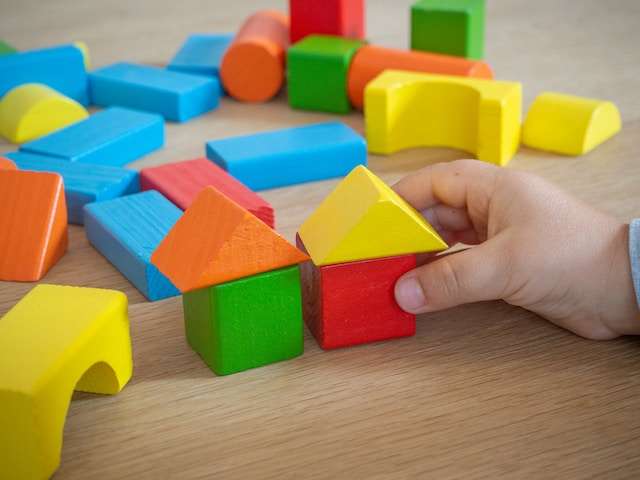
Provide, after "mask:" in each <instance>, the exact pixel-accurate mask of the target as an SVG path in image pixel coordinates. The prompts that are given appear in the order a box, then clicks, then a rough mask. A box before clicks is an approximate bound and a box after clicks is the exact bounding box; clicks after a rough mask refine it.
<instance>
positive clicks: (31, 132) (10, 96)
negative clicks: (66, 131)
mask: <svg viewBox="0 0 640 480" xmlns="http://www.w3.org/2000/svg"><path fill="white" fill-rule="evenodd" d="M88 116H89V113H88V112H87V110H86V109H85V108H84V107H83V106H82V105H80V104H79V103H78V102H76V101H75V100H72V99H70V98H68V97H65V96H64V95H62V94H60V93H58V92H56V91H55V90H53V89H52V88H50V87H47V86H46V85H41V84H37V83H27V84H24V85H20V86H18V87H15V88H14V89H12V90H10V91H9V92H8V93H7V94H6V95H5V96H4V97H3V98H2V100H0V135H2V136H3V137H5V138H6V139H7V140H9V141H10V142H13V143H24V142H28V141H30V140H34V139H36V138H39V137H42V136H43V135H47V134H49V133H51V132H55V131H56V130H59V129H61V128H63V127H66V126H67V125H70V124H72V123H75V122H78V121H80V120H83V119H85V118H87V117H88Z"/></svg>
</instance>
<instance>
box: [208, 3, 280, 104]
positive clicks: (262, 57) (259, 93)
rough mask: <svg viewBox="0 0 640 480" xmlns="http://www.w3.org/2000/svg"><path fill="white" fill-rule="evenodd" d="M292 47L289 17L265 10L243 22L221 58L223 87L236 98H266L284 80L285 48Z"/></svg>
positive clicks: (244, 99) (269, 96)
mask: <svg viewBox="0 0 640 480" xmlns="http://www.w3.org/2000/svg"><path fill="white" fill-rule="evenodd" d="M288 47H289V17H288V16H287V15H285V14H284V13H281V12H277V11H273V10H263V11H260V12H257V13H255V14H253V15H251V16H250V17H249V18H248V19H247V20H246V21H245V22H244V24H243V25H242V27H241V28H240V30H239V31H238V34H237V35H236V36H235V38H234V39H233V42H232V43H231V45H230V46H229V48H228V50H227V51H226V53H225V54H224V57H223V58H222V66H221V67H220V76H221V78H222V85H223V86H224V89H225V90H226V91H227V93H229V95H231V96H232V97H233V98H235V99H236V100H241V101H243V102H266V101H268V100H271V99H272V98H273V97H274V96H276V94H277V93H278V92H279V91H280V89H281V88H282V85H283V84H284V71H285V70H284V68H285V67H284V62H285V52H286V50H287V48H288Z"/></svg>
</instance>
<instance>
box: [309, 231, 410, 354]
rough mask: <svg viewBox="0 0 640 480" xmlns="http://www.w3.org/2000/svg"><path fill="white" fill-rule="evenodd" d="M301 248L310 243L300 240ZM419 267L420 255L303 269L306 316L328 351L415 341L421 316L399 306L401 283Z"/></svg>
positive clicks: (310, 263)
mask: <svg viewBox="0 0 640 480" xmlns="http://www.w3.org/2000/svg"><path fill="white" fill-rule="evenodd" d="M297 241H298V248H300V249H301V250H304V249H305V247H304V244H303V243H302V241H301V240H300V237H298V238H297ZM415 267H416V257H415V255H404V256H400V257H391V258H381V259H377V260H363V261H360V262H351V263H341V264H337V265H325V266H322V267H317V266H316V265H314V263H313V262H305V263H303V264H302V265H301V266H300V277H301V279H302V281H301V283H302V305H303V309H302V310H303V316H304V321H305V323H306V324H307V327H308V328H309V330H310V331H311V333H312V334H313V336H314V337H315V338H316V340H317V341H318V344H319V345H320V347H322V348H323V349H325V350H328V349H332V348H340V347H348V346H351V345H359V344H362V343H371V342H377V341H380V340H389V339H391V338H399V337H409V336H412V335H414V334H415V331H416V317H415V315H411V314H409V313H406V312H404V311H403V310H402V309H401V308H400V307H399V306H398V304H397V303H396V300H395V296H394V288H395V284H396V281H397V280H398V279H399V278H400V277H401V276H402V275H403V274H405V273H406V272H408V271H410V270H413V269H414V268H415Z"/></svg>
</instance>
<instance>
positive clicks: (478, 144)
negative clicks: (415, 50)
mask: <svg viewBox="0 0 640 480" xmlns="http://www.w3.org/2000/svg"><path fill="white" fill-rule="evenodd" d="M365 96H366V101H365V105H366V107H365V122H366V130H367V143H368V145H369V151H370V152H371V153H377V154H385V155H386V154H390V153H394V152H397V151H398V150H403V149H406V148H414V147H429V146H440V147H451V148H458V149H460V150H464V151H465V152H469V153H472V154H475V155H476V156H477V158H478V159H479V160H484V161H485V162H489V163H494V164H496V165H506V164H507V163H509V161H510V160H511V158H512V157H513V155H514V154H515V153H516V151H517V150H518V147H519V144H520V125H521V123H520V122H521V119H520V115H521V109H522V85H521V84H520V83H516V82H503V81H495V80H484V79H478V78H463V77H452V76H444V75H428V74H422V73H411V72H400V71H394V70H389V71H386V72H384V73H383V74H381V75H380V76H379V77H378V78H376V79H375V80H374V81H373V82H371V83H370V84H369V86H368V87H367V90H366V93H365Z"/></svg>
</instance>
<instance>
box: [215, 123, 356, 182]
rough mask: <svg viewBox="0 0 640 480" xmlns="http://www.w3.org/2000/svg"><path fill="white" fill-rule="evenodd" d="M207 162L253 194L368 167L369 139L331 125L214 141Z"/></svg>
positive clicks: (346, 127) (342, 127) (339, 175)
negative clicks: (242, 184)
mask: <svg viewBox="0 0 640 480" xmlns="http://www.w3.org/2000/svg"><path fill="white" fill-rule="evenodd" d="M207 157H208V158H209V159H210V160H213V161H214V162H215V163H216V164H218V165H219V166H220V167H222V168H224V169H225V170H226V171H227V172H229V173H230V174H231V175H233V176H234V177H235V178H237V179H238V180H240V181H241V182H242V183H244V184H245V185H247V186H248V187H249V188H251V189H252V190H265V189H267V188H276V187H284V186H286V185H295V184H298V183H305V182H311V181H314V180H324V179H327V178H334V177H342V176H344V175H346V174H347V173H349V172H350V171H351V170H352V169H353V168H354V167H355V166H357V165H366V164H367V145H366V142H365V141H364V139H363V138H362V137H361V136H360V135H358V134H357V133H356V132H354V131H353V130H352V129H351V128H349V127H348V126H346V125H345V124H343V123H338V122H330V123H320V124H317V125H308V126H305V127H297V128H287V129H284V130H276V131H273V132H266V133H258V134H255V135H245V136H241V137H231V138H225V139H223V140H213V141H210V142H208V143H207Z"/></svg>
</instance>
